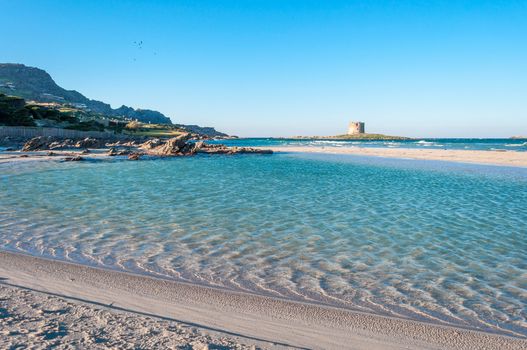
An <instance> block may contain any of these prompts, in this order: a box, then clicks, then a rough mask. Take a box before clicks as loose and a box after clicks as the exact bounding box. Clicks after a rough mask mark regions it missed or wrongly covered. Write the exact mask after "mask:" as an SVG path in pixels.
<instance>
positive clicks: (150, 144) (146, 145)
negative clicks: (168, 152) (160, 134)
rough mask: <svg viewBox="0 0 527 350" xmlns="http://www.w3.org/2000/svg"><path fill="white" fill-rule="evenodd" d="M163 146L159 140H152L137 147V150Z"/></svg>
mask: <svg viewBox="0 0 527 350" xmlns="http://www.w3.org/2000/svg"><path fill="white" fill-rule="evenodd" d="M162 144H163V141H161V140H160V139H152V140H148V141H146V142H145V143H142V144H140V145H139V148H142V149H152V148H156V147H158V146H160V145H162Z"/></svg>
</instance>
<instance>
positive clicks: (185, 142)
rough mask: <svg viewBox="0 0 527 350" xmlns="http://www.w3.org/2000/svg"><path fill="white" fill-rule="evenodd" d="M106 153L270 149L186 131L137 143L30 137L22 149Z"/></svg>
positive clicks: (162, 154) (165, 154) (135, 155)
mask: <svg viewBox="0 0 527 350" xmlns="http://www.w3.org/2000/svg"><path fill="white" fill-rule="evenodd" d="M106 147H110V149H109V150H108V153H107V155H108V156H125V155H128V156H129V159H132V160H137V159H139V158H140V157H141V156H142V155H148V156H154V157H177V156H192V155H195V154H197V153H201V154H245V153H255V154H271V153H273V152H272V151H271V150H263V149H258V148H251V147H228V146H226V145H222V144H207V143H205V142H203V141H195V140H194V139H193V135H192V134H190V133H185V134H181V135H179V136H177V137H173V138H170V139H167V140H161V139H151V140H148V141H146V142H144V143H141V144H137V143H135V142H134V141H126V142H113V143H109V142H106V141H105V140H100V139H93V138H86V139H82V140H72V139H65V140H58V139H56V138H53V137H42V136H39V137H34V138H32V139H31V140H29V141H27V142H26V143H25V144H24V146H23V148H22V151H23V152H30V151H40V150H55V149H68V148H80V149H83V152H82V153H83V154H87V153H89V151H88V149H89V148H99V149H100V148H106Z"/></svg>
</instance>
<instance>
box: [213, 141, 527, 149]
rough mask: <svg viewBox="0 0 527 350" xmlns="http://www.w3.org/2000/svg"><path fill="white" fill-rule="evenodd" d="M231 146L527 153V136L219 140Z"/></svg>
mask: <svg viewBox="0 0 527 350" xmlns="http://www.w3.org/2000/svg"><path fill="white" fill-rule="evenodd" d="M213 142H216V143H223V144H226V145H228V146H249V147H250V146H260V147H278V146H297V147H303V146H305V147H368V148H372V147H373V148H417V149H458V150H476V151H517V152H527V139H523V138H522V139H465V138H463V139H451V138H450V139H412V140H389V141H386V140H323V139H318V140H317V139H287V138H283V139H279V138H243V139H233V140H218V141H213Z"/></svg>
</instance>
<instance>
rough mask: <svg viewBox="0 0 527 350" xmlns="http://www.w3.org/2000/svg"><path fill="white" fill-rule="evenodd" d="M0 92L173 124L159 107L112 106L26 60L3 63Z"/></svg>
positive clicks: (105, 113)
mask: <svg viewBox="0 0 527 350" xmlns="http://www.w3.org/2000/svg"><path fill="white" fill-rule="evenodd" d="M0 93H4V94H6V95H14V96H20V97H22V98H25V99H26V100H33V101H38V102H58V103H70V104H73V105H75V106H76V107H81V108H85V109H88V110H90V111H93V112H95V113H100V114H104V115H107V116H121V117H126V118H132V119H137V120H139V121H142V122H145V123H149V122H150V123H155V124H172V122H171V121H170V118H168V117H166V116H165V115H163V114H162V113H160V112H157V111H152V110H148V109H133V108H131V107H127V106H122V107H120V108H117V109H113V108H112V107H111V106H110V105H109V104H107V103H104V102H101V101H97V100H90V99H89V98H87V97H86V96H84V95H83V94H81V93H80V92H78V91H75V90H66V89H63V88H62V87H60V86H58V85H57V84H56V83H55V81H54V80H53V78H51V76H50V75H49V74H48V73H47V72H46V71H44V70H42V69H39V68H34V67H27V66H25V65H23V64H13V63H0Z"/></svg>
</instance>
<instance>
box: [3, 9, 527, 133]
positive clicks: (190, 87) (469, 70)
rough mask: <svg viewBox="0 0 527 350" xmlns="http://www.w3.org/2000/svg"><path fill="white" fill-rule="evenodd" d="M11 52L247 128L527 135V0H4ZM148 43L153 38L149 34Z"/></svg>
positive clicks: (73, 76)
mask: <svg viewBox="0 0 527 350" xmlns="http://www.w3.org/2000/svg"><path fill="white" fill-rule="evenodd" d="M0 9H1V11H0V32H1V33H3V34H2V39H1V45H0V62H4V63H5V62H9V63H23V64H26V65H29V66H33V67H38V68H42V69H44V70H46V71H47V72H48V73H50V74H51V76H52V77H53V78H54V80H55V81H56V82H57V84H59V85H60V86H62V87H64V88H66V89H72V90H73V89H75V90H77V91H79V92H81V93H83V94H84V95H85V96H87V97H89V98H91V99H97V100H101V101H104V102H107V103H110V104H111V105H112V107H114V108H116V107H119V106H121V105H123V104H125V105H128V106H132V107H134V108H149V109H155V110H159V111H160V112H162V113H164V114H165V115H167V116H169V117H170V118H171V119H172V121H173V122H175V123H184V124H199V125H202V126H214V127H216V128H217V129H218V130H221V131H224V132H227V133H229V134H235V135H239V136H245V137H250V136H261V137H267V136H295V135H337V134H343V133H345V132H346V130H347V125H348V123H349V122H350V121H352V120H360V121H364V122H365V123H366V131H367V132H376V133H384V134H389V135H400V136H412V137H509V136H513V135H520V134H521V135H527V0H524V1H514V0H510V1H500V0H492V1H491V0H489V1H483V0H481V1H477V0H473V1H464V0H456V1H451V0H443V1H432V0H421V1H412V0H407V1H400V0H399V1H381V0H379V1H375V0H370V1H351V0H350V1H339V0H327V1H325V0H324V1H322V0H317V1H311V0H276V1H275V0H265V1H264V0H246V1H234V0H232V1H231V0H213V1H209V0H200V1H178V0H173V1H168V0H167V1H161V0H158V1H152V0H151V1H131V0H128V1H125V0H123V1H113V0H104V1H98V0H91V1H73V0H60V1H52V0H49V1H48V0H35V1H29V0H16V1H14V0H0ZM141 42H142V44H140V43H141Z"/></svg>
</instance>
